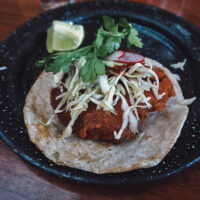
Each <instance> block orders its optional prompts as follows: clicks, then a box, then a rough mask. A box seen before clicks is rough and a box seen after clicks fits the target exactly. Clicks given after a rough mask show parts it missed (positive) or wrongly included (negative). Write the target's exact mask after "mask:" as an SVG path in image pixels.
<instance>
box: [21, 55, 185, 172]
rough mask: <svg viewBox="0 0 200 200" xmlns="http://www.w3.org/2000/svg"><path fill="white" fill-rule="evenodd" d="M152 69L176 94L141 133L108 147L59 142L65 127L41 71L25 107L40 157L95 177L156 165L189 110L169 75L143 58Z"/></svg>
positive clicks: (98, 143) (88, 142) (71, 139)
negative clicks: (163, 75) (160, 73)
mask: <svg viewBox="0 0 200 200" xmlns="http://www.w3.org/2000/svg"><path fill="white" fill-rule="evenodd" d="M146 61H149V62H151V63H152V65H153V66H156V67H157V68H161V69H162V70H164V72H165V73H166V74H167V75H168V77H169V78H170V79H171V81H172V83H173V85H174V89H175V92H176V96H175V97H171V98H170V99H169V101H168V103H167V108H166V109H164V110H163V111H161V112H153V113H150V114H149V116H148V118H147V119H146V124H145V126H144V127H143V131H142V132H141V133H139V134H137V135H136V137H134V138H133V139H131V140H130V141H128V142H126V141H125V142H123V143H122V144H120V145H110V146H109V147H107V146H106V145H105V144H106V143H104V142H101V141H93V140H84V139H80V138H78V137H76V136H75V135H72V136H70V137H69V138H67V139H65V140H64V141H63V140H61V136H62V134H61V132H62V130H63V129H64V127H63V126H62V125H61V124H60V122H59V120H58V118H57V117H56V116H54V117H53V122H52V123H51V124H50V125H49V126H45V125H44V124H43V123H42V122H46V121H48V120H49V118H51V117H52V115H53V109H52V107H51V105H50V89H51V88H52V83H53V79H52V78H53V74H52V73H45V72H42V73H41V75H40V76H39V78H38V79H37V80H36V82H35V83H34V85H33V86H32V88H31V89H30V91H29V93H28V96H27V99H26V105H25V107H24V120H25V124H26V127H27V129H28V133H29V137H30V140H31V141H32V142H33V143H34V144H35V145H36V146H37V147H38V148H39V149H40V150H41V151H42V152H43V154H44V155H45V156H46V157H47V158H49V159H50V160H52V161H54V162H55V163H56V164H59V165H66V166H69V167H73V168H78V169H82V170H85V171H90V172H94V173H97V174H104V173H115V172H125V171H129V170H134V169H138V168H148V167H152V166H155V165H157V164H158V163H159V162H160V161H161V160H162V159H163V158H164V157H165V156H166V154H167V153H168V152H169V151H170V149H171V148H172V146H173V145H174V143H175V142H176V140H177V138H178V137H179V135H180V133H181V129H182V126H183V124H184V122H185V119H186V117H187V114H188V107H187V106H185V105H181V104H180V103H179V102H180V101H181V100H182V99H183V95H182V91H181V88H180V86H179V84H178V83H177V81H176V79H175V78H174V76H173V75H172V73H171V72H170V71H169V70H168V69H166V68H164V67H163V66H162V65H161V64H160V63H158V62H157V61H154V60H151V59H148V58H146Z"/></svg>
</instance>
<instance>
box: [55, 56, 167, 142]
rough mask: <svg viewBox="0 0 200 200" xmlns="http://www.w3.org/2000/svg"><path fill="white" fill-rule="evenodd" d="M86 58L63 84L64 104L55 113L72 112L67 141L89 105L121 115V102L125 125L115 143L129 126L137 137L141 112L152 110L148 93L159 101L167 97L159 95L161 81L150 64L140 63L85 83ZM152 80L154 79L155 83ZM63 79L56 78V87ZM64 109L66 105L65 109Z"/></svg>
mask: <svg viewBox="0 0 200 200" xmlns="http://www.w3.org/2000/svg"><path fill="white" fill-rule="evenodd" d="M84 63H85V58H84V57H82V58H80V59H76V60H75V61H74V63H73V65H72V66H71V67H70V70H69V73H68V76H67V78H66V80H65V82H64V83H63V85H64V88H65V90H64V92H63V93H61V94H60V95H59V96H57V97H56V99H60V103H59V105H58V106H57V108H56V109H55V113H60V112H63V111H66V112H68V111H69V112H70V115H71V121H70V122H69V124H68V126H67V127H66V128H65V130H64V134H63V138H67V137H69V136H70V135H71V134H72V126H73V125H74V122H75V121H76V119H77V118H78V116H79V115H80V114H81V113H82V112H83V111H86V110H87V109H88V104H89V102H93V103H94V104H96V105H97V110H100V109H102V110H104V111H109V112H111V113H113V114H117V113H116V111H115V108H114V107H115V105H116V104H117V103H118V101H119V100H120V99H121V101H122V110H123V111H124V114H123V122H122V125H121V128H120V130H119V131H118V133H117V132H116V131H114V133H113V134H114V137H115V139H120V138H121V136H122V133H123V131H124V129H125V128H126V127H127V126H128V125H129V128H130V130H131V131H132V132H134V133H137V131H138V130H137V127H138V121H139V117H138V112H137V108H138V107H142V108H151V104H150V103H149V100H150V99H151V98H150V97H146V96H145V95H144V91H150V90H152V91H153V93H154V95H155V97H156V98H157V99H160V98H162V96H164V95H165V93H163V94H158V89H159V79H158V77H157V75H156V73H155V72H154V71H153V70H152V66H151V64H150V63H145V64H141V63H136V64H133V65H132V66H129V70H128V71H126V72H125V70H124V71H122V72H121V73H120V74H116V73H115V72H114V71H112V68H109V70H108V73H107V74H106V75H103V76H99V78H98V79H96V80H94V81H91V82H83V81H82V79H81V76H80V68H81V67H82V66H83V65H84ZM150 77H154V78H155V81H154V82H152V80H150ZM62 78H63V72H62V71H61V72H59V73H57V74H56V75H54V82H55V83H54V85H55V86H57V87H58V86H59V84H60V83H61V80H62ZM126 93H127V94H128V96H129V100H130V103H131V106H129V105H128V102H127V100H126V98H125V97H124V95H125V94H126ZM63 105H66V106H65V108H64V109H63Z"/></svg>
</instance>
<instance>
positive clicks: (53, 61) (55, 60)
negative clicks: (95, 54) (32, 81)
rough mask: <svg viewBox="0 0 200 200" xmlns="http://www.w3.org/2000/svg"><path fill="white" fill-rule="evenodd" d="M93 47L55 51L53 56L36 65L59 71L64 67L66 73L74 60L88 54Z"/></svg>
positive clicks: (50, 70) (55, 71) (46, 69)
mask: <svg viewBox="0 0 200 200" xmlns="http://www.w3.org/2000/svg"><path fill="white" fill-rule="evenodd" d="M91 48H92V47H91V46H86V47H83V48H81V49H77V50H74V51H71V52H68V51H64V52H59V53H54V54H52V55H51V56H49V57H47V58H44V59H43V60H40V61H38V62H37V63H36V66H37V67H42V66H44V67H45V71H46V72H54V73H57V72H59V71H60V70H61V69H62V70H63V72H64V73H67V72H68V71H69V67H70V66H71V63H72V60H73V59H75V58H80V57H82V56H85V55H87V54H88V53H89V52H90V50H91Z"/></svg>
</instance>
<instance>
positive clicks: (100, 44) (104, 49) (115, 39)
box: [36, 16, 143, 82]
mask: <svg viewBox="0 0 200 200" xmlns="http://www.w3.org/2000/svg"><path fill="white" fill-rule="evenodd" d="M103 20H104V27H100V28H99V29H98V31H97V35H96V39H95V40H94V42H93V43H92V45H90V46H86V47H83V48H80V49H77V50H73V51H64V52H58V53H54V54H51V55H50V56H49V57H46V58H43V59H42V60H40V61H38V62H37V63H36V66H37V67H41V66H44V68H45V71H46V72H54V73H57V72H59V71H60V70H61V69H62V70H63V72H64V73H67V72H68V71H69V68H70V66H71V64H72V62H73V60H74V59H76V58H81V57H83V56H85V58H86V63H85V65H84V66H83V67H82V68H81V71H80V75H81V77H82V80H83V81H84V82H88V81H92V80H94V79H95V78H96V77H97V75H103V74H104V73H105V66H104V64H103V62H102V61H101V60H100V59H101V58H105V57H106V56H107V55H109V54H111V53H113V52H114V51H115V50H117V49H119V48H120V47H124V48H130V47H131V46H132V45H134V46H136V47H139V48H142V47H143V43H142V41H141V39H140V38H139V37H138V31H137V30H136V29H134V28H133V26H132V25H131V24H130V23H129V22H128V21H127V19H126V18H124V17H122V18H120V21H119V23H118V24H117V23H115V20H114V19H113V18H111V17H108V16H103Z"/></svg>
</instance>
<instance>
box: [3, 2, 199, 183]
mask: <svg viewBox="0 0 200 200" xmlns="http://www.w3.org/2000/svg"><path fill="white" fill-rule="evenodd" d="M102 15H109V16H111V17H114V18H116V19H117V18H118V17H122V16H124V17H126V18H127V19H128V20H129V21H130V22H131V23H133V26H134V27H136V28H137V29H138V31H139V33H140V36H141V37H142V39H143V42H144V48H143V49H139V52H140V53H141V54H143V55H145V56H148V57H151V58H153V59H156V60H158V61H159V62H161V63H163V64H164V65H165V66H169V64H171V63H177V62H178V61H182V60H183V59H184V58H186V59H187V63H186V65H185V70H184V71H181V70H179V69H177V70H174V69H170V70H171V71H172V72H173V73H176V74H179V75H180V77H181V81H180V85H181V87H182V90H183V93H184V96H185V97H186V98H189V97H193V96H196V97H197V100H196V101H195V102H194V103H193V104H192V105H191V106H190V113H189V116H188V118H187V121H186V123H185V125H184V127H183V129H182V133H181V136H180V138H179V139H178V141H177V143H176V144H175V146H174V147H173V149H172V150H171V151H170V153H169V154H168V155H167V156H166V157H165V158H164V160H163V161H162V162H161V163H160V164H159V165H157V166H155V167H151V168H149V169H139V170H133V171H130V172H125V173H116V174H104V175H97V174H94V173H89V172H85V171H82V170H78V169H73V168H69V167H66V166H59V165H56V164H54V163H53V162H52V161H50V160H48V159H47V158H46V157H45V156H44V155H43V154H42V153H41V152H40V151H39V150H38V149H37V148H36V146H35V145H34V144H32V143H31V142H30V141H29V138H28V133H27V130H26V128H25V126H24V120H23V107H24V102H25V98H26V95H27V92H28V90H29V89H30V87H31V85H32V84H33V83H34V81H35V80H36V79H37V76H38V75H39V73H40V71H41V70H42V69H38V68H36V67H35V66H34V63H35V62H36V61H37V60H39V59H41V58H42V57H43V56H45V55H47V52H46V48H45V40H46V30H47V29H48V27H49V26H50V25H51V22H52V20H54V19H58V20H66V21H72V22H74V23H78V24H83V25H84V27H85V32H86V34H85V35H86V37H85V41H84V44H83V45H87V44H89V43H90V42H91V41H92V40H93V39H94V37H95V34H94V33H96V31H97V29H98V27H99V26H100V25H102ZM199 38H200V30H199V29H198V28H197V27H195V26H194V25H193V24H191V23H189V22H187V21H185V20H184V19H182V18H180V17H178V16H176V15H174V14H172V13H169V12H167V11H164V10H161V9H159V8H156V7H153V6H150V5H145V4H140V3H133V2H132V3H131V2H85V3H77V4H71V5H68V6H66V7H62V8H58V9H55V10H52V11H49V12H45V13H43V14H41V15H39V16H37V17H35V18H33V19H31V20H30V21H28V22H26V23H25V24H23V25H22V26H20V27H19V28H18V29H17V30H16V31H14V32H13V33H11V34H10V35H9V36H8V38H7V39H6V40H5V41H4V42H3V43H2V44H1V47H0V66H6V67H7V69H6V70H2V71H0V136H1V137H2V139H3V140H4V141H5V142H6V143H7V144H8V145H9V146H10V147H11V148H12V149H13V150H14V151H15V152H16V153H17V154H19V155H20V156H21V157H22V158H24V159H25V160H27V161H28V162H30V163H32V164H33V165H35V166H37V167H39V168H41V169H43V170H45V171H47V172H51V173H53V174H55V175H57V176H60V177H65V178H67V179H69V180H73V181H78V182H84V183H93V184H110V185H122V184H135V183H141V182H146V181H150V180H156V179H159V178H163V177H166V176H169V175H171V174H174V173H176V172H178V171H180V170H182V169H183V168H185V167H188V166H190V165H191V164H193V163H194V162H195V161H197V160H198V159H199V158H200V148H199V146H200V132H199V130H200V129H199V127H200V123H198V121H199V120H200V102H199V98H200V90H199V88H200V79H199V75H200V55H199V51H200V40H199Z"/></svg>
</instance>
